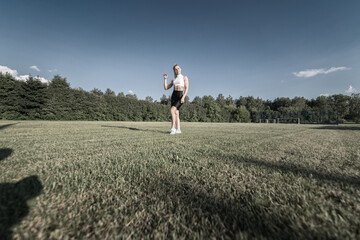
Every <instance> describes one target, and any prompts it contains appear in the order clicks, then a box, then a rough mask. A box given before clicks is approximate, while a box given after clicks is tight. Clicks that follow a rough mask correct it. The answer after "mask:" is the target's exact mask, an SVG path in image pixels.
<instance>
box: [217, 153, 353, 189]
mask: <svg viewBox="0 0 360 240" xmlns="http://www.w3.org/2000/svg"><path fill="white" fill-rule="evenodd" d="M226 158H227V159H230V161H231V162H232V163H233V164H235V165H237V164H239V163H240V162H242V163H245V164H250V165H255V166H259V167H263V168H267V169H271V170H273V171H280V172H291V173H293V174H295V175H298V176H302V177H307V178H316V179H319V180H322V181H330V182H334V183H341V184H345V185H352V186H354V187H357V188H359V187H360V178H359V177H355V176H353V177H350V176H343V175H338V174H332V173H322V172H319V171H315V170H312V169H308V168H304V167H301V166H297V165H295V164H284V163H271V162H266V161H263V160H258V159H251V158H241V157H238V156H236V155H235V156H233V157H230V158H229V156H227V157H224V159H226Z"/></svg>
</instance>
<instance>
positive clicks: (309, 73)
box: [293, 67, 351, 78]
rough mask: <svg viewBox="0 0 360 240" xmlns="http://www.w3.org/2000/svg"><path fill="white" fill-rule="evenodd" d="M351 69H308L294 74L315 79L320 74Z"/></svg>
mask: <svg viewBox="0 0 360 240" xmlns="http://www.w3.org/2000/svg"><path fill="white" fill-rule="evenodd" d="M350 69H351V68H348V67H331V68H329V69H324V68H319V69H307V70H304V71H300V72H293V74H294V75H295V76H297V77H304V78H309V77H314V76H316V75H318V74H328V73H332V72H336V71H343V70H350Z"/></svg>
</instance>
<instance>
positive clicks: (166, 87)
mask: <svg viewBox="0 0 360 240" xmlns="http://www.w3.org/2000/svg"><path fill="white" fill-rule="evenodd" d="M172 85H173V81H171V82H170V83H169V84H167V75H165V74H164V89H165V90H168V89H169V88H171V87H172Z"/></svg>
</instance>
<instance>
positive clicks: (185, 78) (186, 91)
mask: <svg viewBox="0 0 360 240" xmlns="http://www.w3.org/2000/svg"><path fill="white" fill-rule="evenodd" d="M184 85H185V92H184V95H183V96H182V98H181V103H184V102H185V97H186V94H187V93H188V91H189V79H188V77H187V76H184Z"/></svg>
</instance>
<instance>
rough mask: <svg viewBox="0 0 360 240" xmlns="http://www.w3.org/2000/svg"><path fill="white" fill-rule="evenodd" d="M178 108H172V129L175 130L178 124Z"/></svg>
mask: <svg viewBox="0 0 360 240" xmlns="http://www.w3.org/2000/svg"><path fill="white" fill-rule="evenodd" d="M176 110H177V109H176V107H171V109H170V114H171V128H175V124H176V119H177V116H176Z"/></svg>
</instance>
